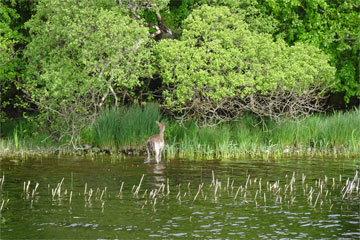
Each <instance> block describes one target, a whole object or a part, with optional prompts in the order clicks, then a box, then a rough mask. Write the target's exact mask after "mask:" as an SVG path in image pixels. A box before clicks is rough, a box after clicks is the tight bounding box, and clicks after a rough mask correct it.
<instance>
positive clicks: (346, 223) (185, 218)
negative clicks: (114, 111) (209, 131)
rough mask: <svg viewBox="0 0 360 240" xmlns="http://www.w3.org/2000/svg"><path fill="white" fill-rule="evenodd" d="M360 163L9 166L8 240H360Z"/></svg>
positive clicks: (55, 162) (5, 193)
mask: <svg viewBox="0 0 360 240" xmlns="http://www.w3.org/2000/svg"><path fill="white" fill-rule="evenodd" d="M359 162H360V161H359V159H351V160H350V159H342V160H339V159H316V160H315V159H313V160H307V159H283V160H276V161H275V160H268V161H265V160H237V161H235V160H234V161H191V160H189V159H187V160H173V161H166V160H165V161H163V162H162V163H160V164H155V163H154V164H144V163H143V159H139V158H128V159H117V158H110V157H109V158H105V157H104V158H96V159H91V158H66V157H61V158H58V157H47V158H44V157H42V158H36V159H35V158H27V159H26V160H25V159H21V158H5V157H3V158H1V162H0V164H1V165H0V166H1V172H0V177H1V178H2V177H3V175H4V176H5V180H4V183H3V186H2V190H1V193H0V196H1V198H0V207H1V204H2V202H4V206H3V209H2V212H1V217H0V224H1V225H0V238H1V239H177V238H183V239H197V238H199V239H239V238H247V239H281V238H282V239H339V238H340V239H358V238H360V191H359V180H358V178H357V177H356V176H355V175H356V171H358V170H359ZM213 172H214V177H213ZM303 174H304V175H305V177H306V178H305V179H303ZM143 175H144V178H143V180H142V183H141V186H140V188H139V191H138V193H137V194H136V193H135V192H136V188H137V187H138V185H139V183H140V180H141V178H142V176H143ZM340 176H341V182H340ZM333 178H334V179H333ZM62 179H64V180H63V181H62ZM260 179H261V180H260ZM303 180H304V181H303ZM347 180H348V182H347ZM29 181H30V184H29V187H27V186H28V182H29ZM61 181H62V183H61ZM277 181H278V182H277ZM24 182H25V189H24ZM37 183H38V184H39V185H38V187H37V189H36V191H34V193H33V190H34V189H35V187H36V184H37ZM60 183H61V189H60V190H59V191H58V192H56V193H54V196H53V192H55V189H56V188H57V185H58V184H59V185H60ZM122 183H124V184H123V188H122V192H121V194H120V193H119V192H120V188H121V185H122ZM134 185H135V187H134ZM199 185H200V187H199ZM85 186H86V192H85ZM240 186H241V188H240ZM351 186H352V187H351ZM199 188H200V191H199ZM58 189H59V188H58ZM238 190H239V191H238ZM350 190H351V191H350ZM91 191H92V192H93V193H92V194H91ZM90 194H91V197H90ZM264 194H265V196H264ZM70 196H71V202H70ZM235 196H236V197H235ZM194 199H195V201H194ZM7 200H9V201H8V202H7ZM6 202H7V204H6Z"/></svg>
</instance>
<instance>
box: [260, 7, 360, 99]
mask: <svg viewBox="0 0 360 240" xmlns="http://www.w3.org/2000/svg"><path fill="white" fill-rule="evenodd" d="M263 6H265V7H266V9H268V14H271V15H273V16H274V17H275V18H276V19H277V20H278V22H279V25H278V30H277V32H276V35H277V36H278V37H281V38H283V39H285V41H286V42H288V43H290V44H293V43H294V42H305V43H310V44H312V45H314V46H317V47H319V48H320V49H322V50H323V51H324V52H326V53H327V54H329V55H330V56H331V57H332V59H331V62H332V65H333V66H335V67H336V69H337V72H336V85H335V90H336V91H340V92H344V93H345V94H346V96H345V100H349V98H350V97H352V96H356V97H358V98H360V78H359V75H360V73H359V51H360V37H359V33H360V18H359V14H360V13H359V6H360V5H359V1H357V0H336V1H332V0H331V1H330V0H316V1H313V0H292V1H283V0H265V1H263Z"/></svg>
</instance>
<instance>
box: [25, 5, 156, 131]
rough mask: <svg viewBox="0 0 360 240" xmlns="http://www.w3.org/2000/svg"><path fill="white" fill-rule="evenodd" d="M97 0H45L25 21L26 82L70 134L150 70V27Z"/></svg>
mask: <svg viewBox="0 0 360 240" xmlns="http://www.w3.org/2000/svg"><path fill="white" fill-rule="evenodd" d="M97 4H98V2H96V1H85V0H81V1H79V0H66V1H63V0H55V1H51V2H49V1H47V0H42V1H40V2H39V5H38V6H37V12H36V14H35V15H34V16H33V17H32V19H31V20H30V21H29V22H28V23H27V27H29V29H30V34H31V37H32V41H31V43H29V44H28V45H27V49H26V51H25V56H26V57H27V59H28V67H27V73H26V75H27V78H26V83H25V85H24V87H25V89H26V92H27V93H28V95H29V97H31V100H32V101H33V102H35V103H36V104H37V105H38V106H39V108H40V110H41V111H42V113H43V114H45V115H46V117H47V118H48V119H49V118H51V120H50V122H51V123H54V122H57V121H59V122H62V123H63V124H64V125H65V126H64V128H66V129H67V130H68V133H67V134H69V135H71V136H73V134H75V133H74V131H73V130H74V129H75V128H74V125H80V126H78V127H77V128H76V129H78V130H80V129H81V128H82V127H84V126H85V124H86V123H88V122H89V121H91V120H93V118H91V116H95V115H96V113H97V112H98V111H99V109H100V108H101V107H102V106H103V105H104V104H105V103H106V101H108V100H109V99H110V100H111V101H113V103H115V104H117V102H118V98H119V97H120V96H123V95H124V94H128V92H129V91H132V89H133V88H134V87H136V86H139V85H140V84H141V82H140V80H139V79H140V77H146V76H151V73H152V68H151V59H152V57H151V54H150V50H149V48H148V47H147V46H148V44H151V39H149V38H148V31H147V29H146V28H145V27H143V26H142V24H140V22H139V21H133V20H132V19H131V18H130V17H128V16H127V15H126V14H125V13H124V11H123V9H121V8H118V7H116V6H111V7H108V8H103V7H99V6H98V5H97ZM59 117H60V118H59ZM82 118H83V119H84V121H80V120H81V119H82ZM85 119H86V120H85ZM56 128H59V126H58V125H57V126H56Z"/></svg>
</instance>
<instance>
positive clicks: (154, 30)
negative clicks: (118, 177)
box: [0, 0, 360, 156]
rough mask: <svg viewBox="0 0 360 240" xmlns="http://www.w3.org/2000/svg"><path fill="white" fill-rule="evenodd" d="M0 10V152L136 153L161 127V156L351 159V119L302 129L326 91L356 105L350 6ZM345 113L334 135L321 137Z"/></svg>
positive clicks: (19, 4) (40, 2) (84, 4)
mask: <svg viewBox="0 0 360 240" xmlns="http://www.w3.org/2000/svg"><path fill="white" fill-rule="evenodd" d="M0 9H1V10H0V80H1V90H0V91H1V116H0V117H1V124H2V126H1V135H2V136H3V137H5V138H6V139H5V138H4V139H3V140H2V144H3V147H4V148H14V149H18V148H19V146H20V145H21V146H22V147H24V148H27V149H31V147H30V145H31V143H30V142H32V143H34V146H39V145H45V146H53V147H55V148H59V147H61V146H64V145H66V146H71V147H72V148H74V149H79V148H80V149H81V148H84V146H85V145H91V146H96V147H100V148H106V149H112V150H114V149H119V148H123V149H124V148H126V149H129V146H132V148H135V149H137V148H136V147H134V146H139V145H141V144H142V143H143V142H144V141H145V140H146V137H147V136H148V135H150V134H152V133H154V132H156V129H155V127H156V126H155V124H153V122H154V121H155V120H160V119H164V118H166V119H167V121H169V122H170V125H169V127H168V129H167V132H168V136H167V138H168V142H169V141H170V142H172V144H171V145H170V146H169V148H168V152H169V153H170V152H171V151H172V152H173V153H175V152H176V153H177V154H178V153H179V151H180V152H181V151H183V150H179V149H188V150H189V149H191V151H193V152H202V153H205V152H208V153H211V154H210V155H213V151H215V152H216V151H218V152H219V153H220V152H221V153H222V154H220V155H224V151H222V150H219V149H221V146H229V148H230V147H233V150H231V151H226V152H228V153H230V152H231V154H232V153H234V154H233V155H241V154H239V153H240V152H242V153H245V152H247V153H249V152H252V153H257V152H259V151H260V152H263V151H265V150H264V149H267V150H266V151H269V147H271V146H277V147H276V149H278V151H279V152H284V151H285V152H289V151H290V152H294V151H299V149H300V150H301V151H302V152H308V149H313V148H317V149H318V150H319V149H322V148H323V147H324V146H325V148H327V149H328V150H329V149H331V151H333V149H336V150H335V151H342V152H345V149H346V150H347V151H350V152H353V153H354V152H357V153H358V147H359V146H358V144H356V141H357V139H358V136H359V135H360V133H359V129H358V128H357V127H356V126H358V125H355V124H354V123H355V122H358V121H359V117H358V116H359V112H358V111H356V110H355V111H353V112H351V113H348V114H341V113H335V114H334V115H333V116H331V117H330V116H327V115H315V116H313V117H311V118H309V119H305V120H304V116H308V115H311V114H314V113H316V112H321V111H324V110H325V109H326V108H324V106H325V105H326V101H325V99H326V98H327V96H329V95H331V94H334V93H341V94H343V96H344V98H343V101H344V102H348V101H349V100H350V99H351V98H353V99H357V101H359V100H360V80H359V76H360V74H359V51H360V44H359V43H360V42H359V36H358V33H359V32H360V24H359V18H358V16H359V9H360V5H359V3H358V2H357V1H355V0H345V1H330V0H319V1H306V0H293V1H286V2H284V1H280V0H256V1H250V0H241V1H237V0H236V1H235V0H185V1H177V0H151V1H140V0H132V1H115V0H94V1H86V0H53V1H49V0H35V1H26V0H20V1H15V0H1V1H0ZM153 102H155V103H157V104H158V105H160V106H161V109H159V108H158V107H157V106H158V105H153V104H151V103H153ZM129 105H133V107H131V108H127V107H126V106H129ZM136 106H137V107H136ZM139 106H142V107H139ZM21 116H22V117H23V118H22V119H20V120H16V119H15V120H14V119H12V118H14V117H17V119H18V118H19V117H21ZM340 116H341V117H340ZM138 118H139V119H138ZM338 118H341V120H339V121H337V120H336V119H338ZM347 118H349V119H350V120H351V121H355V122H349V125H350V126H348V130H347V131H348V134H347V135H346V136H347V137H345V138H342V137H341V134H339V135H336V136H338V139H335V138H334V135H332V134H329V136H328V137H323V136H325V135H326V132H329V131H332V130H331V129H337V128H338V127H344V126H345V125H346V124H348V121H349V120H347ZM327 119H329V120H327ZM330 119H332V120H330ZM334 119H335V120H334ZM175 120H176V121H175ZM289 120H295V122H288V121H289ZM129 121H131V123H130V125H129ZM304 123H306V124H307V125H306V124H305V125H302V124H304ZM239 124H240V125H241V131H240V130H239V128H240V127H239V126H240V125H239ZM316 124H319V126H317V125H316ZM326 124H329V125H326ZM336 124H338V125H336ZM320 125H324V127H323V128H321V126H320ZM210 126H216V127H210ZM251 126H252V127H251ZM307 126H312V128H314V129H312V130H311V131H310V130H309V131H305V129H308V127H307ZM137 127H138V128H139V129H136V128H137ZM346 127H347V126H346ZM301 128H303V129H304V131H302V132H303V133H302V134H305V132H306V135H307V137H300V136H299V129H301ZM319 129H320V130H319ZM285 131H289V133H288V134H285ZM191 132H193V133H194V134H191ZM220 132H221V134H220ZM275 132H277V133H281V132H283V133H282V134H283V135H282V137H278V136H275V135H274V134H275ZM344 132H346V131H344ZM235 133H236V134H235ZM319 134H320V135H319ZM220 135H221V136H220ZM260 135H261V137H259V136H260ZM132 136H134V137H132ZM210 136H213V137H210ZM25 139H26V141H27V142H28V143H24V141H25ZM30 139H31V140H30ZM215 139H216V142H215ZM241 139H242V140H241ZM245 139H247V140H249V143H246V142H245V141H246V140H245ZM205 140H206V141H205ZM207 141H210V142H207ZM10 143H11V144H10ZM20 143H21V144H20ZM250 143H251V144H255V145H252V146H250V145H251V144H250ZM47 144H49V145H47ZM219 144H220V145H219ZM221 144H223V145H221ZM249 144H250V145H249ZM10 145H11V147H9V146H10ZM25 145H27V146H25ZM185 145H186V147H185ZM190 146H192V147H193V148H195V147H196V148H197V149H193V148H192V147H190ZM259 149H262V150H259ZM191 151H190V150H189V152H191ZM310 151H312V150H310ZM235 152H236V154H235ZM210 155H209V156H210ZM215 155H219V154H215Z"/></svg>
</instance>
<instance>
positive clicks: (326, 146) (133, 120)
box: [0, 104, 360, 159]
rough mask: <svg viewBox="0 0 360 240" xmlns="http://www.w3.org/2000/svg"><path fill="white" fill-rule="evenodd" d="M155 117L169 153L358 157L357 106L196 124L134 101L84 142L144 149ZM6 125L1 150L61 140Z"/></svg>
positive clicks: (105, 117) (23, 125)
mask: <svg viewBox="0 0 360 240" xmlns="http://www.w3.org/2000/svg"><path fill="white" fill-rule="evenodd" d="M155 121H167V122H168V125H167V127H166V130H165V141H166V145H167V148H166V150H165V154H166V156H167V157H168V158H175V157H182V158H192V159H214V158H220V159H223V158H241V157H264V158H280V157H283V156H289V155H290V156H310V157H311V156H317V157H321V156H333V157H351V156H360V110H353V111H349V112H345V113H342V112H334V113H331V114H327V115H325V114H317V115H312V116H310V117H308V118H304V119H302V120H300V121H297V122H283V123H280V124H278V123H275V122H273V121H266V122H265V123H264V122H261V121H260V120H259V119H257V118H256V117H254V116H253V115H251V114H247V115H245V116H244V117H242V118H240V119H238V120H236V121H233V122H231V123H224V124H220V125H217V126H212V127H199V125H198V124H197V122H196V121H192V122H185V123H183V125H180V124H179V123H177V122H175V121H174V120H172V119H165V118H164V117H163V116H162V114H161V112H160V109H159V107H158V106H157V105H153V104H147V105H144V106H136V105H134V106H129V107H121V108H112V109H106V110H104V111H103V112H102V113H101V114H100V115H99V116H98V118H97V119H96V121H95V124H94V125H93V126H88V127H86V128H85V129H84V131H83V133H82V139H83V141H84V143H87V144H90V145H92V146H96V147H98V148H100V149H109V150H111V151H112V152H118V151H119V150H124V149H125V150H126V149H133V150H134V149H135V150H136V152H138V153H140V152H142V151H143V150H145V143H146V140H147V139H148V137H149V136H151V135H153V134H156V133H158V132H159V129H158V126H157V125H156V124H155ZM6 124H7V125H6V131H3V132H2V135H3V137H2V138H1V140H0V147H2V149H11V150H12V151H20V150H24V149H25V150H34V149H46V148H47V149H56V148H58V147H59V143H56V142H55V141H53V140H51V138H46V136H47V135H45V134H44V133H39V132H37V131H34V129H35V126H34V125H33V123H28V122H26V121H23V120H16V121H15V120H13V121H10V122H8V123H6ZM2 129H4V125H3V126H2ZM30 132H31V133H30ZM141 150H142V151H141Z"/></svg>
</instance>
